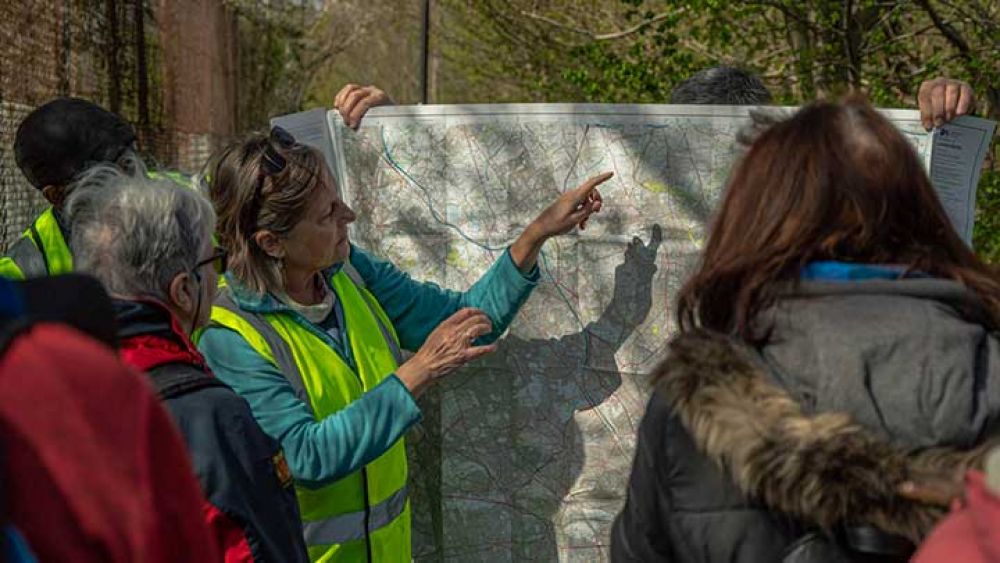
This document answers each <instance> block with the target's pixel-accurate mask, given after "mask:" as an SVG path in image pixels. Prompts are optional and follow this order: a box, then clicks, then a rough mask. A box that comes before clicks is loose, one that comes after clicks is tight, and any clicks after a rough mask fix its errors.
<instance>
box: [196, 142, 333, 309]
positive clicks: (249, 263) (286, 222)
mask: <svg viewBox="0 0 1000 563" xmlns="http://www.w3.org/2000/svg"><path fill="white" fill-rule="evenodd" d="M275 131H280V134H276V133H275ZM325 166H326V161H325V160H324V159H323V156H322V155H321V154H320V153H319V151H317V150H316V149H314V148H312V147H309V146H306V145H303V144H300V143H297V142H295V140H294V139H292V138H291V136H290V135H288V134H287V133H285V132H284V131H281V130H280V129H278V128H276V129H275V130H272V133H271V135H270V136H264V135H256V136H253V137H251V138H249V139H247V140H246V141H242V142H239V143H236V144H233V145H231V146H229V147H227V148H226V149H224V150H222V151H221V152H220V153H219V154H217V155H215V156H214V157H213V158H212V159H211V160H210V161H209V163H208V166H207V173H206V174H205V176H206V177H208V178H211V180H210V182H209V197H210V198H211V200H212V205H213V206H214V207H215V212H216V213H217V214H218V217H219V225H218V229H217V230H218V235H219V241H220V243H221V244H222V245H223V246H224V247H225V248H226V249H227V250H228V251H229V271H230V272H231V274H232V275H233V276H234V277H235V278H236V280H237V281H239V282H240V283H241V284H242V285H243V286H244V287H245V288H247V289H249V290H251V291H253V292H255V293H258V294H263V293H266V292H269V291H276V290H280V289H281V285H282V283H283V282H282V271H281V264H280V261H278V260H276V259H275V258H272V257H271V256H269V255H268V254H267V253H266V252H264V250H263V249H261V248H260V246H259V245H258V244H257V242H256V241H255V240H254V235H255V234H256V233H257V232H259V231H264V230H266V231H269V232H272V233H274V234H276V235H278V236H284V235H287V234H288V233H289V232H290V231H291V230H292V228H294V227H295V225H296V224H298V223H299V221H301V220H302V218H303V217H304V216H305V213H306V210H307V208H308V204H309V202H310V201H311V199H310V198H311V196H312V194H313V193H314V192H315V190H316V189H317V188H318V187H320V186H322V185H323V171H324V167H325Z"/></svg>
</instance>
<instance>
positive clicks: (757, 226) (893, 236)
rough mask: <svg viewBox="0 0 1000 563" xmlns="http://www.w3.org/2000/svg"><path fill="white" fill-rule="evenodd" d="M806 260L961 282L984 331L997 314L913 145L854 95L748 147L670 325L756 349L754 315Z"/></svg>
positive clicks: (777, 127)
mask: <svg viewBox="0 0 1000 563" xmlns="http://www.w3.org/2000/svg"><path fill="white" fill-rule="evenodd" d="M815 260H838V261H844V262H855V263H869V264H901V265H905V266H906V267H907V269H908V271H916V270H919V271H921V272H925V273H927V274H930V275H933V276H936V277H943V278H949V279H953V280H957V281H959V282H961V283H963V284H964V285H965V286H966V287H968V288H970V289H971V290H972V291H973V292H975V293H976V294H977V295H978V296H979V297H980V299H982V300H983V302H984V303H985V304H986V305H987V306H988V308H989V310H990V315H991V318H992V319H993V321H994V324H995V321H996V319H997V313H996V312H997V311H998V310H1000V284H998V282H997V281H996V280H995V279H994V277H993V275H992V273H991V272H990V270H989V269H988V268H987V267H986V265H985V264H983V263H982V262H981V261H980V260H979V259H978V258H977V257H976V256H975V254H973V252H972V251H971V250H970V249H969V248H968V247H967V246H966V245H965V244H964V243H963V242H962V240H961V239H960V238H959V236H958V235H957V234H956V233H955V230H954V229H953V228H952V226H951V223H950V221H949V220H948V218H947V216H946V215H945V211H944V208H943V207H942V206H941V203H940V202H939V201H938V197H937V195H936V194H935V192H934V189H933V188H932V186H931V183H930V180H929V179H928V178H927V174H926V173H925V172H924V168H923V166H922V164H921V161H920V159H919V158H918V156H917V154H916V152H915V151H914V149H913V147H912V146H911V145H910V143H909V142H908V141H907V140H906V138H904V137H903V135H902V134H901V133H900V132H899V131H897V130H896V128H895V127H894V126H893V125H892V124H891V123H889V122H888V121H887V120H886V119H885V118H884V117H882V116H881V115H879V113H878V112H877V111H875V110H874V109H873V108H872V107H871V106H870V105H869V104H868V102H867V101H866V100H865V99H864V98H862V97H860V96H856V95H855V96H850V97H848V98H847V99H845V101H844V102H843V103H839V104H838V103H829V102H819V103H814V104H811V105H809V106H806V107H804V108H802V109H801V110H799V111H798V112H797V113H796V114H795V115H794V116H792V117H791V118H789V119H787V120H784V121H780V122H778V123H776V124H774V125H773V126H771V127H770V128H769V129H767V130H766V131H764V132H762V133H761V134H760V136H759V137H757V139H756V140H755V141H754V142H753V144H752V145H751V146H750V148H749V150H748V151H747V153H746V154H745V155H744V156H743V158H742V159H741V160H740V161H739V162H738V163H737V164H736V165H735V166H734V168H733V171H732V174H731V176H730V178H729V182H728V186H727V187H726V193H725V196H724V198H723V201H722V203H721V206H720V208H719V211H718V212H717V215H716V217H715V218H714V220H713V223H712V226H711V229H710V235H709V237H708V242H707V244H706V247H705V250H704V253H703V255H702V259H701V264H700V265H699V267H698V269H697V271H695V272H694V274H693V276H692V277H691V278H690V279H689V280H688V282H687V283H686V284H685V285H684V287H683V288H682V289H681V291H680V294H679V297H678V306H677V321H678V324H679V325H680V327H681V330H682V331H688V330H691V329H693V328H696V327H703V328H707V329H711V330H715V331H719V332H724V333H729V334H738V335H739V336H740V337H741V338H742V339H743V340H745V341H748V342H759V341H760V340H761V337H760V336H759V334H761V333H760V332H759V330H760V329H761V328H764V329H765V330H766V327H753V323H754V318H755V316H756V315H757V313H759V312H760V311H762V310H763V309H765V308H766V307H768V306H769V305H771V304H772V303H773V302H774V299H775V298H776V295H777V292H778V291H779V289H780V288H781V286H783V285H787V284H789V283H792V284H794V283H796V282H797V280H798V278H799V275H800V272H801V270H802V268H803V267H804V266H806V265H807V264H808V263H810V262H812V261H815ZM765 338H766V337H765Z"/></svg>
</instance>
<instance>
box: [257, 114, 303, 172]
mask: <svg viewBox="0 0 1000 563" xmlns="http://www.w3.org/2000/svg"><path fill="white" fill-rule="evenodd" d="M294 146H295V137H293V136H292V134H291V133H289V132H288V131H286V130H285V129H283V128H282V127H279V126H277V125H275V126H274V127H272V128H271V134H270V135H268V136H267V144H266V145H265V146H264V154H263V155H261V167H260V168H261V173H262V177H263V176H265V175H266V176H273V175H275V174H278V173H280V172H281V171H282V170H284V169H285V166H286V165H287V164H288V161H286V160H285V157H284V156H282V155H281V153H280V152H278V151H277V150H275V147H277V148H278V149H282V150H287V149H290V148H292V147H294Z"/></svg>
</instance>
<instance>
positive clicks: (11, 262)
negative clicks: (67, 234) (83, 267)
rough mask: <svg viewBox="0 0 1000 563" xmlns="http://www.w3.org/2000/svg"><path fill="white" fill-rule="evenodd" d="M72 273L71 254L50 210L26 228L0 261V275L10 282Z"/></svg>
mask: <svg viewBox="0 0 1000 563" xmlns="http://www.w3.org/2000/svg"><path fill="white" fill-rule="evenodd" d="M72 271H73V255H72V254H70V252H69V246H68V245H67V244H66V240H65V239H64V238H63V234H62V230H60V229H59V223H57V222H56V216H55V215H54V214H53V212H52V208H51V207H50V208H48V209H46V210H45V212H44V213H42V214H41V215H39V216H38V218H37V219H35V221H34V222H33V223H31V226H30V227H28V229H27V230H26V231H24V234H22V235H21V238H19V239H17V241H16V242H14V244H12V245H11V247H10V249H8V251H7V255H6V256H4V257H3V258H0V276H3V277H5V278H7V279H12V280H23V279H27V278H38V277H43V276H56V275H59V274H68V273H70V272H72Z"/></svg>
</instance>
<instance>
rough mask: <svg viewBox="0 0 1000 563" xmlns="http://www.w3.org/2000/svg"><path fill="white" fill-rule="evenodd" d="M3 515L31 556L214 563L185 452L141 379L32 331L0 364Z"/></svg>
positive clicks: (44, 331) (71, 334)
mask: <svg viewBox="0 0 1000 563" xmlns="http://www.w3.org/2000/svg"><path fill="white" fill-rule="evenodd" d="M0 425H2V431H0V449H2V454H0V455H2V456H3V476H2V479H3V485H4V487H3V488H4V492H5V503H4V504H5V506H4V508H5V510H6V511H7V513H8V516H9V518H10V520H11V522H12V523H13V524H14V525H15V526H17V528H18V529H20V530H21V532H22V533H23V534H24V536H25V538H26V539H27V541H28V544H29V545H30V546H31V548H32V549H33V550H34V551H35V553H36V555H38V557H39V559H40V560H41V561H73V562H74V563H87V562H90V561H94V562H97V561H100V562H119V561H120V562H127V561H128V562H131V561H143V562H149V563H160V562H162V563H172V562H175V561H186V562H202V561H204V562H213V563H215V562H217V561H219V558H220V556H219V552H218V548H217V547H216V545H215V542H214V540H213V538H212V536H211V534H210V533H209V530H208V528H207V527H206V526H205V523H204V520H203V519H202V514H201V510H202V503H203V500H202V496H201V493H200V492H199V489H198V484H197V482H196V481H195V479H194V476H193V473H192V470H191V465H190V462H189V461H188V457H187V453H186V451H185V447H184V444H183V442H182V441H181V439H180V437H179V436H178V434H177V431H176V429H175V428H174V426H173V424H172V422H171V420H170V418H169V416H168V415H167V413H166V412H165V411H164V410H163V408H162V407H161V406H160V404H159V401H157V399H156V397H155V396H154V395H153V393H152V391H151V390H150V388H149V385H148V383H147V382H146V381H145V379H144V378H143V377H141V376H140V375H138V374H136V373H134V372H131V371H130V370H129V369H127V368H126V367H124V366H123V365H122V364H121V363H120V362H119V361H118V360H117V358H115V356H114V353H113V352H112V351H111V350H109V349H107V348H106V347H104V346H101V345H99V344H97V343H96V342H94V341H92V340H90V339H88V338H86V337H84V336H82V335H81V334H79V333H78V332H76V331H75V330H73V329H70V328H68V327H65V326H61V325H46V324H39V325H35V326H34V327H32V328H30V329H28V330H27V331H26V332H24V333H21V334H19V335H18V336H16V337H15V338H14V340H13V341H12V343H11V344H10V345H9V347H8V348H7V350H6V353H5V354H4V355H3V357H2V359H0Z"/></svg>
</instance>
